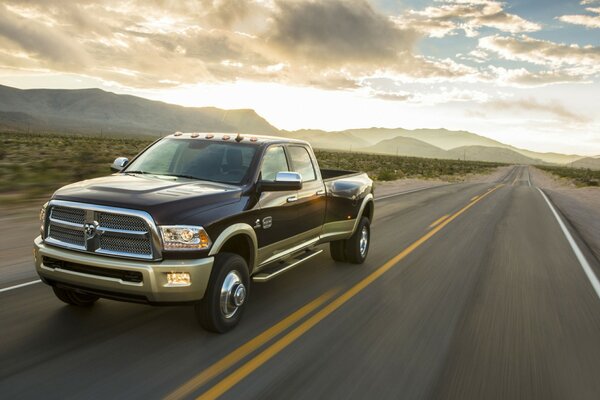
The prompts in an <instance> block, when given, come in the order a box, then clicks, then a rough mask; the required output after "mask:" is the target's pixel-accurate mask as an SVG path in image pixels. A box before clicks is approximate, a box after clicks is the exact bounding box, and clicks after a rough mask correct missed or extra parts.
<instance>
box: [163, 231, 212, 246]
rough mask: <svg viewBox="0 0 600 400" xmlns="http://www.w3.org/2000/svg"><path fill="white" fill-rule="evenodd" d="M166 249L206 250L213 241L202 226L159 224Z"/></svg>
mask: <svg viewBox="0 0 600 400" xmlns="http://www.w3.org/2000/svg"><path fill="white" fill-rule="evenodd" d="M159 228H160V234H161V236H162V241H163V249H164V250H205V249H208V248H209V247H210V245H211V244H212V242H211V241H210V238H209V237H208V233H206V231H205V230H204V228H202V227H201V226H188V225H177V226H159Z"/></svg>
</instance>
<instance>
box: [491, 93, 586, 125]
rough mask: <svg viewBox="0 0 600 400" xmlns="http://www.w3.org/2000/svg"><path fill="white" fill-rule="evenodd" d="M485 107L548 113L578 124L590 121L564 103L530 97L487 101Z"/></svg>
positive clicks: (494, 109) (520, 111)
mask: <svg viewBox="0 0 600 400" xmlns="http://www.w3.org/2000/svg"><path fill="white" fill-rule="evenodd" d="M485 108H487V109H490V110H493V111H510V112H519V113H530V112H538V113H542V114H550V115H553V116H554V117H556V118H558V119H559V120H561V121H565V122H572V123H578V124H581V123H588V122H590V121H591V119H590V118H588V117H586V116H583V115H580V114H577V113H574V112H572V111H570V110H568V109H567V108H566V107H565V106H564V105H562V104H561V103H559V102H557V101H550V102H546V103H542V102H539V101H537V100H535V99H532V98H525V99H502V100H493V101H489V102H487V103H486V104H485Z"/></svg>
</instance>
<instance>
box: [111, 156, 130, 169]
mask: <svg viewBox="0 0 600 400" xmlns="http://www.w3.org/2000/svg"><path fill="white" fill-rule="evenodd" d="M128 163H129V159H128V158H127V157H118V158H117V159H116V160H115V161H114V162H113V163H112V165H111V166H110V170H111V171H113V172H119V171H120V170H122V169H123V168H125V166H126V165H127V164H128Z"/></svg>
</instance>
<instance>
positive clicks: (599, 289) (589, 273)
mask: <svg viewBox="0 0 600 400" xmlns="http://www.w3.org/2000/svg"><path fill="white" fill-rule="evenodd" d="M537 190H539V191H540V193H541V194H542V197H543V198H544V200H546V203H548V207H550V210H551V211H552V214H554V217H555V218H556V220H557V221H558V225H560V229H562V231H563V233H564V235H565V237H566V238H567V241H568V242H569V244H570V245H571V248H572V249H573V252H574V253H575V257H577V260H578V261H579V264H581V268H583V272H585V274H586V275H587V277H588V279H589V280H590V283H591V284H592V286H593V288H594V290H595V291H596V294H597V295H598V298H600V282H598V278H597V277H596V275H595V274H594V271H592V267H590V264H589V263H588V261H587V260H586V258H585V256H584V255H583V253H582V252H581V250H580V249H579V246H577V243H575V240H574V239H573V236H571V233H570V232H569V230H568V229H567V227H566V226H565V224H564V222H563V221H562V219H561V218H560V216H559V215H558V213H557V212H556V210H555V209H554V206H553V205H552V203H550V200H548V197H547V196H546V194H545V193H544V192H543V191H542V189H540V188H537Z"/></svg>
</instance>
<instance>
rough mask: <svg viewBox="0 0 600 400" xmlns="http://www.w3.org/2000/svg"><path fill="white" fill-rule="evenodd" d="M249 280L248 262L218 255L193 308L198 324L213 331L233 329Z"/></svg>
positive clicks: (234, 257)
mask: <svg viewBox="0 0 600 400" xmlns="http://www.w3.org/2000/svg"><path fill="white" fill-rule="evenodd" d="M249 283H250V278H249V276H248V265H247V263H246V261H245V260H244V259H243V258H242V257H240V256H239V255H237V254H231V253H223V254H219V255H218V256H217V257H216V259H215V264H214V267H213V271H212V273H211V275H210V281H209V282H208V287H207V288H206V293H205V294H204V298H203V299H202V301H200V302H199V303H197V304H196V307H195V309H196V316H197V317H198V321H199V322H200V325H202V327H203V328H204V329H206V330H208V331H212V332H217V333H225V332H227V331H230V330H231V329H233V328H234V327H235V326H236V325H237V324H238V323H239V322H240V319H241V317H242V314H243V312H244V309H245V306H246V300H247V298H248V286H249Z"/></svg>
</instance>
